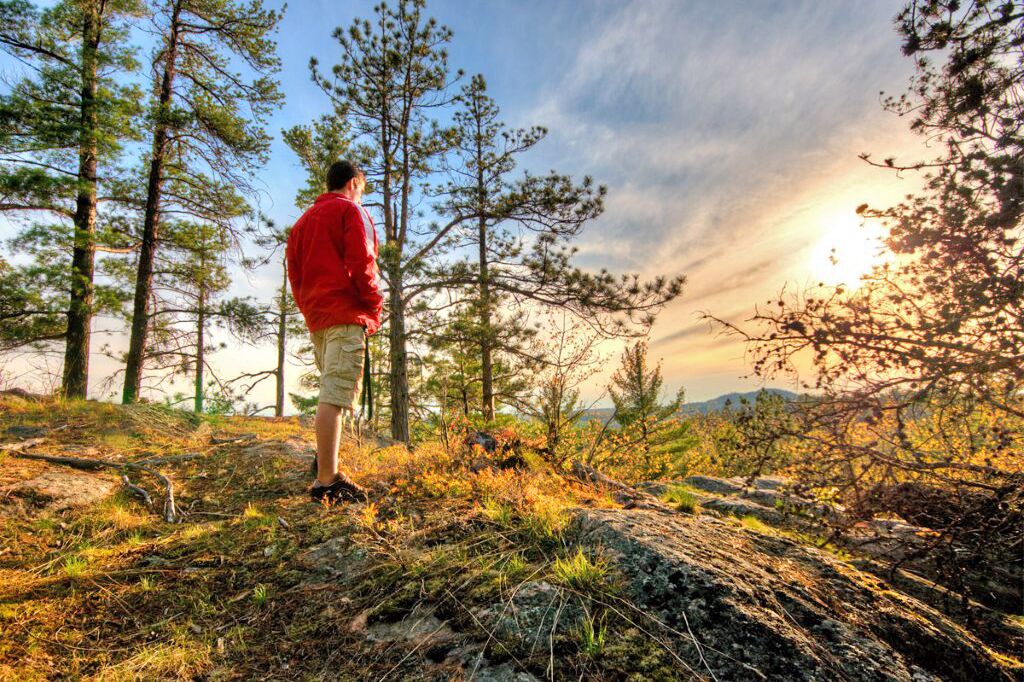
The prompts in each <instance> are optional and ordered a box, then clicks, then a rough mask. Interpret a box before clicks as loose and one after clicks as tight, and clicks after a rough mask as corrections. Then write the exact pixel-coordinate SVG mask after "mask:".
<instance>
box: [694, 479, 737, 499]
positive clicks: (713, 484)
mask: <svg viewBox="0 0 1024 682" xmlns="http://www.w3.org/2000/svg"><path fill="white" fill-rule="evenodd" d="M683 483H685V484H686V485H688V486H690V487H691V488H696V489H697V490H703V491H705V492H709V493H716V494H718V495H735V494H737V493H740V492H742V491H743V486H742V485H737V484H735V483H732V482H730V481H727V480H726V479H724V478H715V477H714V476H687V477H686V478H684V479H683Z"/></svg>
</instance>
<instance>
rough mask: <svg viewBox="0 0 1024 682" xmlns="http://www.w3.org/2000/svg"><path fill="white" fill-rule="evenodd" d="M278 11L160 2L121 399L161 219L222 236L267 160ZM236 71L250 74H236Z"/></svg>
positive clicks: (133, 381) (134, 367)
mask: <svg viewBox="0 0 1024 682" xmlns="http://www.w3.org/2000/svg"><path fill="white" fill-rule="evenodd" d="M280 18H281V15H280V13H279V12H276V11H273V10H268V9H266V8H264V6H263V3H262V2H261V0H250V1H249V2H241V1H238V0H159V1H157V2H156V4H155V7H154V25H155V28H156V30H157V31H159V33H160V35H161V36H162V41H161V45H160V46H159V48H158V49H157V50H156V51H155V52H154V54H153V60H152V61H153V78H154V83H153V91H154V93H153V103H152V107H151V114H150V117H151V124H152V129H153V137H152V148H151V150H150V152H149V156H148V159H147V161H148V174H147V184H146V197H145V205H144V209H143V225H142V235H141V248H140V250H139V257H138V269H137V273H136V277H135V298H134V304H133V310H132V323H131V337H130V339H129V345H128V355H127V358H126V367H125V381H124V390H123V392H122V400H123V401H124V402H125V403H130V402H133V401H135V400H136V399H137V398H138V397H139V389H140V386H141V382H142V374H143V361H144V358H145V355H146V343H147V335H148V333H149V321H150V312H151V311H150V309H149V303H150V300H151V293H152V289H153V266H154V262H155V254H156V251H157V249H158V247H159V244H160V221H161V216H162V214H163V213H173V214H175V215H182V214H184V215H187V216H192V217H194V218H196V219H199V220H202V221H205V222H207V223H210V224H214V225H218V226H219V227H220V228H221V229H222V230H224V231H226V232H231V231H233V229H234V224H235V221H237V220H238V219H239V218H243V217H247V216H249V215H250V210H249V206H248V204H247V202H246V200H245V197H246V196H247V195H251V194H252V193H253V185H252V178H253V170H254V167H256V166H258V165H260V164H261V163H263V162H264V161H265V159H266V153H267V148H268V144H269V138H268V136H267V134H266V132H265V130H264V128H263V125H264V122H265V120H266V118H267V116H268V115H269V114H270V112H271V111H272V110H273V109H274V107H276V106H277V105H278V104H279V102H280V101H281V94H280V93H279V91H278V89H277V83H276V82H275V81H274V80H273V78H272V77H273V75H274V73H276V71H277V70H278V68H279V60H278V58H277V56H276V52H275V50H276V45H275V43H274V41H273V39H272V34H273V33H274V31H275V30H276V28H277V25H278V22H279V21H280ZM238 64H241V65H243V66H244V67H245V68H246V69H247V71H248V72H249V76H248V77H247V76H243V75H241V74H239V73H237V72H236V71H235V67H236V65H238Z"/></svg>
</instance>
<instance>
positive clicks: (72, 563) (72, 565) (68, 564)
mask: <svg viewBox="0 0 1024 682" xmlns="http://www.w3.org/2000/svg"><path fill="white" fill-rule="evenodd" d="M88 567H89V562H88V561H86V559H85V557H82V556H77V555H76V556H69V557H67V558H65V559H64V575H66V576H67V577H69V578H78V577H79V576H81V575H82V574H83V573H85V570H86V569H87V568H88Z"/></svg>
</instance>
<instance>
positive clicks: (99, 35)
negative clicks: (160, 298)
mask: <svg viewBox="0 0 1024 682" xmlns="http://www.w3.org/2000/svg"><path fill="white" fill-rule="evenodd" d="M140 11H141V7H140V5H139V3H138V2H136V1H135V0H102V1H101V0H79V1H72V0H67V1H65V2H59V3H57V4H56V5H54V6H52V7H50V8H48V9H46V10H45V11H42V12H40V11H38V10H37V9H36V8H35V7H33V6H32V5H31V4H30V3H29V2H25V1H24V0H13V1H10V2H0V47H2V49H4V50H5V51H6V52H8V53H9V54H11V55H12V56H14V57H15V58H16V59H18V60H19V61H20V62H22V63H23V64H25V65H26V66H28V67H29V68H30V69H31V71H30V73H29V75H27V76H25V77H24V78H22V79H21V80H18V81H17V82H15V83H14V84H13V86H12V88H11V90H10V92H9V93H7V94H6V95H4V96H3V98H2V100H0V154H2V155H3V159H4V160H3V161H2V162H0V197H2V199H0V211H3V212H5V213H9V214H12V215H13V216H14V217H16V218H24V217H26V216H48V217H50V218H51V219H52V220H54V221H55V222H43V221H41V220H36V219H34V218H33V219H32V225H31V227H30V228H29V230H28V231H27V232H26V233H25V234H23V235H22V236H20V237H19V238H18V239H17V240H16V243H17V244H18V245H19V247H22V248H23V247H24V246H25V245H26V244H28V243H30V242H33V241H34V242H35V248H36V254H35V255H37V256H38V257H37V259H36V261H35V263H34V264H33V265H31V266H28V269H27V270H26V269H23V268H13V269H12V268H8V269H7V276H8V277H11V278H13V280H9V281H8V284H14V285H15V286H13V287H11V288H10V289H8V288H7V287H5V288H4V292H3V293H2V294H0V298H4V299H7V298H8V296H11V297H13V299H12V300H6V301H5V302H4V303H3V307H6V308H9V309H13V308H14V307H15V306H16V305H17V303H18V301H20V300H24V301H26V302H31V303H32V304H33V305H32V307H31V308H27V309H24V310H21V311H15V312H13V314H11V316H10V317H9V318H8V319H7V320H6V323H7V324H6V325H5V331H4V333H3V337H4V343H5V345H12V344H13V345H16V344H19V343H26V342H34V341H52V340H56V339H58V338H64V340H65V352H64V375H63V382H62V391H63V393H64V394H65V395H67V396H71V397H85V395H86V394H87V392H88V380H89V352H90V341H91V326H92V317H93V315H94V314H95V312H96V310H97V307H100V308H102V307H103V305H104V303H106V302H107V301H102V300H101V301H97V300H96V286H95V276H96V252H97V250H98V248H100V246H101V245H102V242H103V239H104V237H103V235H102V234H98V232H99V233H102V232H104V231H106V230H108V229H110V228H111V227H112V226H113V227H116V223H113V222H111V223H110V224H107V225H103V224H100V223H99V222H98V218H99V216H98V207H99V204H100V202H101V199H100V192H99V189H100V187H101V186H102V187H104V189H105V190H106V189H109V188H112V184H111V183H112V181H113V179H114V171H115V170H116V169H115V168H114V163H115V162H116V160H117V159H118V157H119V155H120V153H121V146H120V145H121V142H122V141H123V140H130V139H131V138H132V137H133V136H134V135H135V133H136V130H135V127H134V124H135V118H134V115H135V114H136V113H137V106H136V104H135V102H136V101H137V100H138V95H137V92H136V91H135V90H134V89H133V88H132V87H130V86H125V85H123V84H121V83H120V82H119V80H118V77H119V76H120V75H122V74H124V73H126V72H131V71H133V70H134V69H135V68H136V66H137V65H136V62H135V59H134V56H133V50H132V48H131V47H130V46H126V42H125V38H126V37H127V31H128V29H127V21H128V20H129V19H130V18H132V17H134V16H137V15H138V14H139V13H140ZM104 194H108V193H107V192H106V191H104ZM116 194H117V192H110V193H109V195H108V197H107V198H106V199H104V200H103V201H105V202H106V203H109V204H113V205H116V204H118V203H120V202H123V198H121V197H118V196H116ZM115 241H116V239H115ZM64 249H66V252H67V253H69V254H70V268H69V269H64V268H62V267H57V266H56V262H58V261H55V260H53V259H54V257H57V256H58V255H59V252H60V251H63V250H64ZM36 277H39V278H40V280H39V281H37V282H32V280H33V279H35V278H36ZM25 285H27V288H26V286H25ZM62 299H63V300H62ZM61 308H63V311H64V317H65V319H66V321H65V322H64V323H63V324H61V323H60V322H59V320H58V318H59V316H60V312H59V311H60V310H61Z"/></svg>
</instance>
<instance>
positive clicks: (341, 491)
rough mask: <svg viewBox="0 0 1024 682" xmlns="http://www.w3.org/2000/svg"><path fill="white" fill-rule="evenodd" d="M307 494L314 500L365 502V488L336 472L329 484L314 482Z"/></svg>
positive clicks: (331, 502)
mask: <svg viewBox="0 0 1024 682" xmlns="http://www.w3.org/2000/svg"><path fill="white" fill-rule="evenodd" d="M309 496H310V498H312V500H313V501H314V502H321V503H324V502H326V503H328V504H334V503H337V502H366V500H367V499H368V496H367V494H366V488H364V487H363V486H361V485H359V484H357V483H355V482H353V481H352V479H350V478H349V477H348V476H346V475H345V474H342V473H338V474H337V475H336V476H335V477H334V482H332V483H331V484H330V485H321V484H320V482H317V483H314V484H313V487H312V488H310V489H309Z"/></svg>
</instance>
